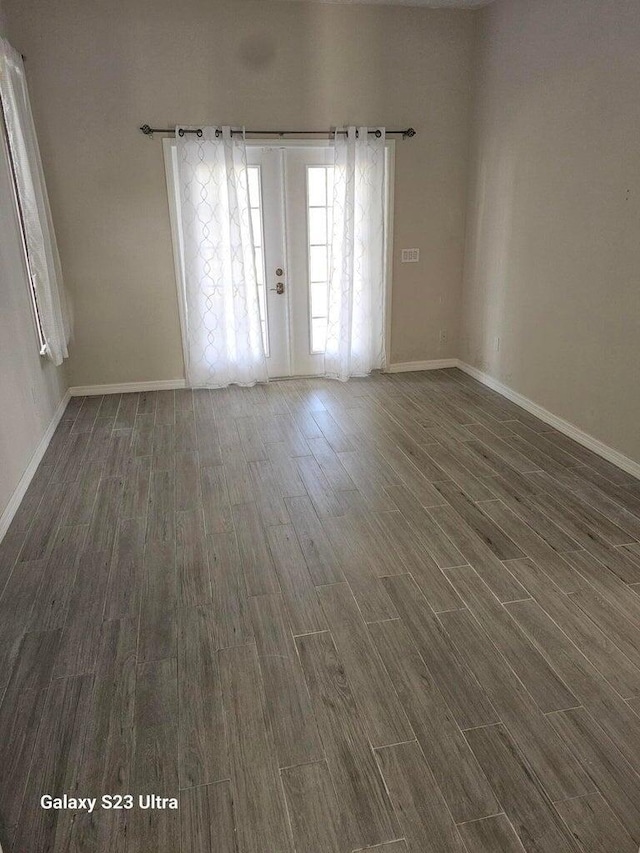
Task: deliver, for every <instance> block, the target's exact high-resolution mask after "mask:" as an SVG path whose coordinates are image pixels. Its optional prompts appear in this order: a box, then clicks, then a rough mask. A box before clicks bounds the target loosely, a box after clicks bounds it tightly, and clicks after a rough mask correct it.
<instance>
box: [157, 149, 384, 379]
mask: <svg viewBox="0 0 640 853" xmlns="http://www.w3.org/2000/svg"><path fill="white" fill-rule="evenodd" d="M332 144H333V140H331V139H313V138H308V139H274V138H273V137H272V138H266V139H260V138H257V139H249V140H247V145H248V146H256V147H259V148H274V149H278V148H329V147H331V145H332ZM162 149H163V154H164V163H165V177H166V185H167V197H168V202H169V222H170V226H171V245H172V252H173V262H174V276H175V284H176V297H177V302H178V314H179V317H180V336H181V341H182V360H183V373H184V376H185V379H186V375H187V358H188V349H187V323H186V316H185V310H184V271H183V268H182V257H183V250H182V236H181V233H180V228H179V227H178V209H177V206H176V188H177V187H178V170H177V161H176V156H175V152H176V150H177V145H176V140H175V138H174V137H166V138H165V139H163V140H162ZM385 157H386V162H385V165H386V170H387V181H386V194H385V213H386V218H385V245H384V253H385V281H384V291H385V293H384V302H385V306H384V337H385V364H384V365H383V367H382V369H383V370H388V368H389V364H390V363H391V308H392V293H393V227H394V188H395V164H396V141H395V139H388V138H387V139H385ZM285 228H286V221H285ZM290 313H291V312H290V311H289V310H288V311H287V322H288V323H290V322H291V319H290ZM290 341H291V330H290V329H289V347H290ZM284 378H288V379H293V378H295V377H293V376H290V377H284ZM276 381H277V380H276Z"/></svg>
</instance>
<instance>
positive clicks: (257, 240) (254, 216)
mask: <svg viewBox="0 0 640 853" xmlns="http://www.w3.org/2000/svg"><path fill="white" fill-rule="evenodd" d="M251 227H252V229H253V245H254V246H261V245H262V217H261V216H260V208H259V207H252V208H251Z"/></svg>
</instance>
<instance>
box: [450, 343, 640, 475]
mask: <svg viewBox="0 0 640 853" xmlns="http://www.w3.org/2000/svg"><path fill="white" fill-rule="evenodd" d="M457 366H458V367H459V368H460V370H462V371H464V373H467V374H468V375H469V376H472V377H473V378H474V379H477V380H478V382H481V383H482V384H483V385H486V386H487V388H491V389H492V390H493V391H497V392H498V394H502V396H503V397H506V398H507V400H511V402H512V403H515V404H516V405H518V406H520V407H521V408H523V409H525V410H526V411H527V412H529V413H530V414H532V415H535V416H536V417H537V418H540V420H541V421H544V422H545V423H547V424H549V425H550V426H552V427H555V429H557V430H558V431H559V432H561V433H564V435H566V436H568V437H569V438H572V439H573V440H574V441H577V442H578V444H581V445H582V446H583V447H586V448H588V449H589V450H592V451H593V452H594V453H597V454H598V456H601V457H602V458H603V459H606V460H607V462H611V463H612V464H613V465H615V466H616V467H617V468H621V469H622V470H623V471H626V472H627V474H631V475H632V476H634V477H637V478H638V479H640V462H636V461H635V460H633V459H631V458H630V457H629V456H625V454H624V453H621V452H620V451H619V450H615V449H614V448H613V447H610V446H609V445H608V444H605V443H604V441H600V439H599V438H596V437H595V436H593V435H590V434H589V433H588V432H585V431H584V430H582V429H580V427H577V426H576V425H575V424H572V423H571V422H570V421H566V420H565V419H564V418H561V417H560V416H559V415H554V413H553V412H550V411H549V410H548V409H545V408H544V407H543V406H541V405H540V404H539V403H535V402H534V401H533V400H531V399H529V397H525V396H524V394H520V392H519V391H514V390H513V388H510V387H509V386H508V385H505V384H504V383H502V382H500V380H498V379H496V378H495V377H493V376H491V375H490V374H489V373H484V372H483V371H482V370H479V369H478V368H477V367H473V366H472V365H470V364H467V363H466V362H464V361H460V360H458V363H457Z"/></svg>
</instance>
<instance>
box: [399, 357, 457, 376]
mask: <svg viewBox="0 0 640 853" xmlns="http://www.w3.org/2000/svg"><path fill="white" fill-rule="evenodd" d="M459 364H460V363H459V361H458V359H457V358H435V359H431V361H398V362H396V363H395V364H390V365H388V366H387V368H386V370H385V373H411V372H412V371H416V370H442V369H443V368H445V367H458V366H459Z"/></svg>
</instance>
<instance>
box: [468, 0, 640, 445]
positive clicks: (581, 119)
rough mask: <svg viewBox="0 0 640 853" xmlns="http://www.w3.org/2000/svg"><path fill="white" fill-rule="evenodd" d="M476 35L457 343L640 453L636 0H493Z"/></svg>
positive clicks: (572, 417)
mask: <svg viewBox="0 0 640 853" xmlns="http://www.w3.org/2000/svg"><path fill="white" fill-rule="evenodd" d="M479 48H480V52H479V60H478V69H477V79H478V89H477V93H476V101H475V114H476V119H475V128H474V134H473V149H472V150H473V167H472V173H471V174H472V181H471V188H470V198H469V207H468V215H467V222H468V243H467V255H466V264H465V283H464V297H463V298H464V324H463V341H462V346H461V352H460V354H461V356H462V358H463V359H464V360H465V361H467V362H468V363H470V364H472V365H474V366H476V367H478V368H480V369H482V370H484V371H486V372H488V373H489V374H491V375H492V376H494V377H496V378H497V379H499V380H500V381H502V382H504V383H505V384H506V385H508V386H510V387H511V388H513V389H515V390H516V391H518V392H520V393H521V394H524V395H525V396H526V397H529V398H530V399H532V400H534V401H535V402H536V403H538V404H540V405H542V406H544V407H545V408H547V409H549V410H550V411H551V412H553V413H554V414H556V415H559V416H560V417H562V418H565V419H566V420H568V421H570V422H572V423H573V424H575V425H577V426H578V427H580V428H581V429H582V430H584V431H585V432H587V433H589V434H591V435H593V436H595V437H596V438H598V439H600V440H601V441H604V442H605V443H606V444H608V445H610V446H612V447H613V448H615V449H617V450H619V451H621V452H622V453H624V454H626V455H628V456H630V457H631V458H632V459H634V460H636V461H640V426H639V424H640V369H639V361H640V358H639V356H640V98H639V97H638V92H639V89H640V3H638V2H637V0H562V2H558V0H536V2H535V3H532V2H530V0H498V1H497V2H496V3H495V4H493V5H491V6H489V7H488V8H487V9H485V10H484V11H483V12H482V30H481V39H480V45H479ZM497 337H499V338H500V349H499V351H497V350H496V338H497Z"/></svg>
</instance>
